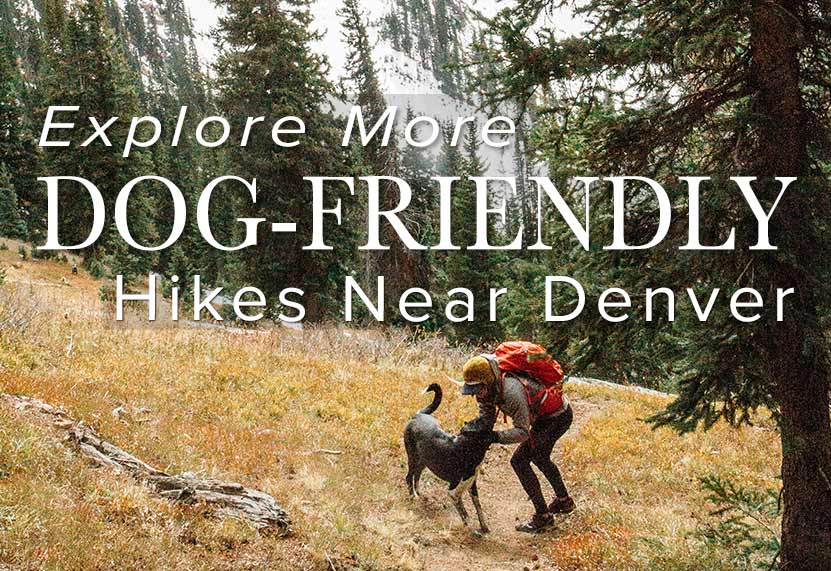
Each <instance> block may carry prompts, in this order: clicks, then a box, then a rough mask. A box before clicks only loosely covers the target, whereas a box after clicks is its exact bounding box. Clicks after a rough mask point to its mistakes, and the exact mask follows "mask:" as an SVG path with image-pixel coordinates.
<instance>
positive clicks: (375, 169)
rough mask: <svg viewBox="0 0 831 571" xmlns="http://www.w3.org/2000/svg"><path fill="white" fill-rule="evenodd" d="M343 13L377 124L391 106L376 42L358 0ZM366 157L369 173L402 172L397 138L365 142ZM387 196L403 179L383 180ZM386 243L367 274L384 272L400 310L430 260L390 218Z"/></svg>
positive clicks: (360, 91)
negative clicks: (407, 241) (377, 62)
mask: <svg viewBox="0 0 831 571" xmlns="http://www.w3.org/2000/svg"><path fill="white" fill-rule="evenodd" d="M338 14H339V15H340V16H341V18H342V20H343V28H344V39H345V41H346V44H347V46H348V48H349V51H348V52H347V64H346V70H347V80H348V83H347V85H349V86H350V87H351V90H352V91H353V92H354V94H355V97H356V99H355V103H356V104H357V105H359V106H360V107H361V110H362V113H363V116H364V119H365V122H366V123H367V124H369V125H373V124H375V123H376V122H377V121H378V119H380V117H381V116H382V115H383V113H384V111H386V106H387V104H386V100H385V99H384V95H383V94H382V93H381V88H380V85H379V83H378V77H377V75H376V72H375V66H374V63H373V61H372V46H371V45H370V42H369V36H368V34H367V31H366V24H365V23H364V17H363V15H362V14H361V11H360V8H359V6H358V2H357V0H344V3H343V7H342V8H341V9H340V10H339V11H338ZM361 162H362V163H363V165H364V170H365V171H366V174H367V175H372V176H396V174H397V173H398V148H397V145H396V144H395V142H394V141H392V140H391V141H390V142H389V144H388V145H387V146H383V145H381V143H380V140H379V139H375V140H373V141H372V142H371V143H370V144H368V145H366V146H365V147H363V149H362V157H361ZM381 200H382V206H383V209H384V210H388V209H392V208H394V207H395V206H396V205H397V204H398V203H399V201H400V194H399V191H398V187H397V185H396V184H394V183H392V182H389V183H384V184H382V187H381ZM381 244H382V245H385V246H388V247H389V250H387V251H383V252H366V253H365V254H366V269H365V276H364V279H365V283H366V285H367V287H368V288H370V290H372V291H374V287H373V286H374V284H375V282H376V278H377V276H378V275H383V276H384V278H385V282H384V286H385V294H386V300H387V301H388V303H389V304H390V307H389V310H390V312H392V313H394V312H395V311H397V310H396V306H397V302H396V300H397V299H398V297H399V296H400V294H401V293H403V292H404V290H406V289H408V288H411V287H418V286H420V285H424V284H426V282H427V279H426V276H427V270H426V264H425V261H424V256H422V255H420V253H419V252H417V251H413V250H410V249H408V248H407V247H406V246H405V245H404V244H403V242H402V241H401V239H400V238H399V237H398V235H397V233H396V232H395V231H394V230H393V228H392V226H390V225H388V224H385V225H384V226H382V230H381ZM368 291H369V290H368Z"/></svg>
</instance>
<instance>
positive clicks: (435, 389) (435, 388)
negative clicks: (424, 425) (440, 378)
mask: <svg viewBox="0 0 831 571" xmlns="http://www.w3.org/2000/svg"><path fill="white" fill-rule="evenodd" d="M427 393H433V394H434V396H433V402H431V403H430V404H428V405H427V406H425V407H424V408H423V409H421V410H420V411H418V413H419V414H433V413H434V412H436V409H437V408H439V405H440V404H441V394H442V393H441V387H440V386H439V385H438V384H436V383H432V384H431V385H430V386H428V387H427V388H426V389H424V391H423V392H422V394H425V395H426V394H427Z"/></svg>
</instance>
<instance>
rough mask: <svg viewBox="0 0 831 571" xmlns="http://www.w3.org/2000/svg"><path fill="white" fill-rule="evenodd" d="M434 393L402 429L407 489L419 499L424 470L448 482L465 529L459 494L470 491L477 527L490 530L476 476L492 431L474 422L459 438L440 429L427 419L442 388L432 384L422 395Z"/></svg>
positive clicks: (466, 519)
mask: <svg viewBox="0 0 831 571" xmlns="http://www.w3.org/2000/svg"><path fill="white" fill-rule="evenodd" d="M428 392H433V393H434V394H435V396H434V397H433V402H432V403H430V404H429V405H427V406H426V407H424V408H423V409H421V410H420V411H418V412H417V413H416V414H415V415H414V416H413V418H411V419H410V420H409V422H407V425H406V426H405V427H404V447H405V448H406V450H407V464H408V471H407V488H408V490H409V492H410V495H411V497H413V498H417V497H418V482H419V479H420V478H421V472H422V471H423V470H424V468H429V469H430V471H431V472H433V473H434V474H435V475H436V476H438V477H439V478H441V479H442V480H444V481H445V482H448V483H449V484H450V489H449V490H448V493H449V494H450V497H451V498H452V500H453V504H454V505H455V506H456V510H457V511H458V512H459V516H461V518H462V522H463V523H464V524H465V526H467V525H468V520H469V516H468V513H467V510H465V506H464V504H463V503H462V494H464V493H465V491H470V497H471V499H472V500H473V507H474V508H476V516H477V517H478V518H479V527H480V529H481V531H482V533H487V532H488V531H490V530H489V529H488V524H487V523H486V521H485V514H483V513H482V506H481V504H480V503H479V491H478V490H477V489H476V476H477V475H478V473H479V465H480V464H481V463H482V460H484V459H485V453H486V452H487V451H488V448H489V447H490V445H491V444H492V443H493V442H494V440H495V439H494V433H493V431H492V430H490V429H488V430H481V429H478V428H477V426H476V423H475V422H474V423H468V424H466V425H465V428H462V432H461V433H460V434H459V435H458V436H451V435H449V434H448V433H446V432H445V431H444V430H442V428H441V425H440V424H439V421H438V420H436V419H435V418H433V417H432V416H430V415H431V414H433V413H434V412H435V411H436V409H437V408H439V405H440V404H441V397H442V391H441V387H440V386H439V385H437V384H436V383H433V384H432V385H430V386H429V387H427V388H426V389H424V393H425V394H426V393H428Z"/></svg>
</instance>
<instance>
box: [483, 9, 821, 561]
mask: <svg viewBox="0 0 831 571" xmlns="http://www.w3.org/2000/svg"><path fill="white" fill-rule="evenodd" d="M560 4H562V3H561V2H548V1H546V0H526V1H523V2H520V4H519V7H518V8H517V9H515V10H513V11H511V12H510V13H508V12H507V11H506V12H503V13H502V14H501V15H500V17H499V18H497V20H496V22H495V31H496V32H497V33H498V34H499V36H500V38H501V45H502V48H503V50H504V51H503V53H502V54H498V55H499V56H501V57H500V58H499V59H500V60H501V61H502V62H504V70H503V71H502V72H501V73H500V74H499V78H494V79H498V80H500V83H499V89H498V90H497V93H495V94H494V99H495V100H500V99H501V100H510V99H512V98H519V99H520V100H522V101H524V100H526V99H528V98H529V96H530V95H531V94H533V93H539V91H540V88H543V89H550V88H551V87H552V84H553V85H554V86H556V85H561V86H563V87H569V88H570V90H566V89H563V90H562V92H561V93H562V94H563V97H562V98H561V100H560V101H559V102H558V104H557V105H556V106H555V105H552V106H551V107H550V108H548V109H546V111H548V112H549V113H550V114H551V116H553V117H555V118H556V123H557V124H558V126H557V128H554V129H552V130H551V131H552V132H556V131H560V133H562V132H573V131H574V129H578V130H580V131H582V133H581V135H579V137H581V138H582V137H585V138H586V139H587V140H588V141H590V144H588V145H585V147H584V148H583V151H584V152H583V156H582V157H581V159H580V161H581V162H582V164H584V165H585V166H587V167H588V168H590V169H591V170H590V171H588V172H585V171H584V173H583V174H598V173H603V174H605V173H618V172H626V173H637V174H639V175H643V176H652V177H653V178H656V179H659V180H668V179H670V177H672V178H674V177H677V176H678V175H684V174H688V175H702V174H706V175H710V176H712V177H714V179H715V180H714V182H713V183H712V184H709V185H707V188H706V190H704V192H706V203H705V204H704V205H703V208H704V210H705V216H707V220H708V221H709V222H710V224H711V225H710V226H709V228H710V230H709V231H708V232H707V235H706V236H702V242H703V243H705V244H713V245H716V244H720V243H722V242H723V241H724V239H725V237H726V235H727V234H728V233H729V231H730V229H731V228H735V229H736V249H735V251H729V252H708V253H706V254H705V253H701V252H696V253H695V254H696V255H689V254H684V253H680V252H678V251H677V250H676V248H677V247H678V246H681V245H683V244H684V243H685V242H686V236H685V235H684V233H678V234H677V235H672V236H670V237H669V238H668V239H667V240H666V241H665V244H664V246H662V247H661V248H656V249H653V250H649V251H639V252H637V253H632V252H615V253H614V254H610V255H609V256H608V257H607V258H606V262H607V264H606V265H605V266H604V268H599V269H600V271H601V272H602V273H600V274H599V275H596V276H595V277H597V278H599V280H603V279H608V278H609V277H611V276H614V280H615V285H618V286H621V287H624V288H626V289H633V290H634V289H636V288H638V287H642V286H643V285H644V282H645V281H646V280H650V281H651V280H652V279H655V283H659V284H661V285H669V286H672V287H673V288H674V289H676V290H677V291H679V292H680V291H681V290H682V288H683V287H685V286H689V285H693V284H694V285H695V286H696V289H697V290H698V288H699V287H700V288H701V290H704V289H705V288H713V287H719V288H721V291H722V295H724V294H725V293H727V294H728V295H727V296H726V298H727V299H729V294H730V293H732V292H733V291H736V289H738V288H739V287H745V286H752V287H755V288H756V289H757V290H759V291H764V292H773V291H775V288H790V287H793V288H794V289H795V291H796V292H798V294H797V295H793V296H789V297H787V298H786V299H785V302H784V316H785V318H784V321H783V322H781V323H780V322H777V321H776V320H775V316H774V315H773V312H774V311H775V309H773V307H772V305H773V304H771V308H770V309H768V310H766V311H764V312H762V319H759V320H758V321H756V322H753V323H741V322H738V321H737V320H732V319H727V318H726V317H715V318H713V319H711V320H710V321H709V322H707V323H706V324H701V323H696V322H693V320H679V321H678V322H664V323H652V324H650V325H649V326H642V327H640V328H639V329H640V331H641V332H642V334H644V335H648V336H652V337H653V338H655V339H663V342H662V343H660V344H656V345H654V346H652V347H651V348H650V350H651V353H653V354H654V353H656V352H660V357H661V358H662V359H663V362H664V363H666V365H665V368H666V372H667V374H668V375H671V376H672V377H673V378H674V379H675V380H676V381H677V383H678V390H679V391H680V396H679V398H678V399H676V400H675V401H674V402H673V403H672V404H671V405H670V406H669V407H668V409H667V410H666V412H665V413H664V414H661V415H659V416H658V417H657V418H655V419H653V420H655V421H657V422H658V423H661V424H670V425H673V426H675V427H677V428H679V429H681V430H691V429H693V428H695V427H696V426H697V425H698V424H699V423H701V422H703V423H704V425H705V426H710V425H712V424H713V423H714V422H715V421H716V420H717V419H718V418H720V417H721V418H726V419H727V420H728V421H731V422H742V421H748V420H749V418H750V417H749V412H750V411H752V410H753V409H754V408H756V407H758V406H761V405H766V406H769V407H770V408H772V409H773V410H774V411H775V412H776V414H777V417H778V418H779V427H780V434H781V439H782V451H783V452H782V454H783V456H782V480H783V496H782V497H783V506H784V517H783V524H782V552H781V562H782V568H785V569H800V570H807V571H813V570H816V571H819V570H825V569H829V568H831V541H829V538H831V493H829V475H830V474H831V421H829V347H828V343H827V340H826V328H825V326H824V319H825V318H826V317H827V316H828V313H829V309H831V303H829V299H831V286H829V284H830V283H831V281H829V278H831V275H829V274H830V273H831V272H829V270H831V268H830V267H829V264H828V262H827V260H828V252H829V234H828V229H827V220H828V217H829V213H831V208H829V193H828V185H827V181H825V180H824V179H825V178H826V175H827V172H828V165H829V163H831V160H829V159H831V157H830V156H829V145H828V140H829V135H831V133H829V128H828V125H829V119H831V117H829V112H828V109H829V108H831V106H830V105H829V103H831V90H829V87H828V83H827V81H826V77H827V67H826V66H827V61H828V54H829V51H831V33H829V28H828V26H827V21H828V20H829V18H831V13H829V10H828V6H827V4H826V3H821V2H814V1H795V0H776V1H770V2H752V3H747V2H738V1H728V2H721V3H716V4H708V5H706V6H704V5H696V6H695V7H693V6H692V5H690V6H687V5H684V6H679V5H678V3H677V2H671V1H669V0H657V1H655V2H649V3H641V4H638V5H637V6H636V5H633V4H632V3H630V2H625V1H623V0H592V1H590V2H588V3H586V4H585V6H583V7H581V8H580V10H579V12H580V14H582V15H583V16H584V17H586V18H589V19H592V20H593V22H594V25H593V28H592V31H591V32H590V33H589V34H587V35H586V36H585V37H584V38H568V39H566V40H560V39H557V38H556V37H555V35H554V33H553V31H550V30H545V26H544V25H542V26H540V28H541V29H540V30H538V31H537V32H536V37H538V38H541V42H539V43H534V42H532V41H531V40H529V35H528V34H527V33H526V32H527V31H528V30H529V28H530V27H531V26H536V25H537V24H538V22H537V19H538V16H539V15H540V14H542V13H543V12H544V11H545V9H546V8H549V7H551V6H555V5H556V6H559V5H560ZM797 30H798V32H797ZM575 80H578V81H575ZM616 81H620V82H624V83H625V84H627V86H628V87H627V89H626V90H624V91H623V92H621V91H620V90H619V85H615V82H616ZM605 99H609V103H610V110H609V111H608V112H605V113H602V114H600V115H595V116H589V117H588V119H589V120H588V121H583V122H581V121H575V118H576V117H575V116H577V115H579V114H580V111H579V109H580V108H582V109H590V108H592V107H594V106H596V105H597V104H598V103H603V102H604V100H605ZM562 138H563V137H561V136H558V139H560V140H562ZM555 141H556V140H549V142H551V143H552V147H551V155H550V156H551V158H552V162H554V161H557V160H558V159H559V158H560V157H559V155H558V154H557V148H556V144H554V143H555ZM736 175H748V176H756V177H759V180H758V181H757V183H756V187H755V189H756V192H757V194H758V195H759V196H760V199H761V201H762V203H763V204H767V205H770V204H772V203H773V202H774V200H775V199H776V197H777V195H778V191H779V184H778V183H775V182H774V181H773V180H772V179H773V177H774V176H794V177H798V181H797V182H796V183H794V184H793V185H792V186H791V188H790V189H789V190H788V192H787V193H786V195H785V196H784V197H783V199H782V201H781V202H780V204H779V205H778V207H777V210H776V214H775V217H774V220H773V221H772V222H771V242H772V243H773V244H775V245H776V246H777V247H778V249H777V250H776V251H763V252H760V251H753V250H749V246H751V245H753V244H754V243H755V239H756V236H755V231H756V224H755V218H754V217H753V216H752V215H751V213H750V211H749V209H748V208H747V205H746V204H745V203H744V202H743V199H742V197H741V194H740V193H738V192H736V191H735V187H734V186H731V185H730V184H728V183H727V182H726V179H727V177H729V176H736ZM667 187H668V188H667V190H668V192H669V193H670V198H671V200H672V201H673V204H675V205H677V206H676V210H675V211H674V215H675V216H676V217H678V218H680V219H682V220H683V219H684V217H685V215H686V214H687V212H686V209H687V208H688V205H687V204H686V199H685V195H686V192H685V188H684V187H683V185H674V184H669V185H667ZM628 203H629V209H630V215H629V220H630V221H631V222H632V224H631V226H630V229H631V230H632V232H631V234H630V239H631V240H632V242H633V243H637V242H636V241H637V240H638V239H645V240H648V239H649V237H650V236H652V235H653V234H654V232H655V219H656V217H655V209H656V204H655V202H654V200H649V199H648V197H647V196H646V195H644V194H643V193H637V192H633V196H630V197H629V200H628ZM604 220H605V221H604ZM608 227H609V222H608V218H606V219H603V218H601V219H600V228H597V227H596V226H593V227H592V230H593V232H594V231H595V229H598V230H599V231H600V232H601V235H602V233H603V230H602V228H608ZM607 243H608V242H607ZM584 259H585V256H584ZM600 283H602V282H600ZM651 285H654V284H651ZM588 303H590V300H587V304H588ZM723 303H724V302H723ZM719 309H721V311H719ZM726 310H727V308H725V307H724V306H723V305H722V307H721V308H719V307H717V308H716V309H715V310H714V315H719V316H722V315H728V312H727V311H726ZM633 327H634V326H633ZM650 330H651V331H650ZM621 342H623V340H622V339H621V338H619V337H612V338H610V339H607V340H606V342H605V345H606V346H607V347H610V346H613V345H614V344H616V343H621ZM628 342H629V343H630V344H631V343H632V340H631V338H630V339H629V340H628ZM640 357H644V361H645V362H654V359H650V358H649V357H650V355H649V354H647V352H646V351H645V350H644V351H641V352H640V353H638V354H633V355H632V358H633V359H639V358H640ZM602 358H603V355H602V354H600V353H597V354H595V356H594V359H602Z"/></svg>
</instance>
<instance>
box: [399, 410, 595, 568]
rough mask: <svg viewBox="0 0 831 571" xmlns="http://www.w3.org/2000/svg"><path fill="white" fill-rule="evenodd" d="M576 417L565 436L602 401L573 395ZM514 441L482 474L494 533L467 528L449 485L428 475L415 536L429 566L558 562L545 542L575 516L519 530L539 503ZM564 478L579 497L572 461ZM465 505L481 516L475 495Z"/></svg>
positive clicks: (494, 453)
mask: <svg viewBox="0 0 831 571" xmlns="http://www.w3.org/2000/svg"><path fill="white" fill-rule="evenodd" d="M571 403H572V406H573V407H574V413H575V420H574V424H573V425H572V427H571V429H570V430H569V432H568V433H567V434H566V435H565V436H564V437H563V440H568V439H570V438H574V437H575V436H576V435H577V433H578V432H579V430H580V427H581V426H583V425H584V424H585V423H586V421H588V419H589V418H591V416H592V415H594V414H596V413H597V412H598V411H599V410H600V409H601V406H600V405H598V404H596V403H593V402H589V401H586V400H582V399H571ZM514 448H515V447H514V446H496V447H494V448H493V449H491V451H490V452H489V453H488V457H487V459H486V460H485V463H484V465H483V468H482V472H481V474H480V476H479V494H480V496H481V498H482V507H483V509H484V511H485V514H486V516H487V517H488V523H489V525H490V528H491V533H489V534H488V535H486V536H483V537H477V536H475V535H474V534H472V533H471V532H470V531H469V530H465V529H464V528H463V527H462V526H461V524H460V521H459V517H458V515H457V514H456V511H455V509H454V508H453V507H452V504H451V503H450V501H449V500H448V498H447V493H446V490H447V486H446V484H445V483H444V482H441V481H440V480H438V479H436V478H434V477H431V476H428V475H427V472H425V477H424V478H423V479H422V486H421V492H422V495H421V498H420V499H419V500H416V502H417V504H416V506H415V507H414V511H416V512H417V513H418V514H419V517H422V518H424V520H425V524H424V527H423V531H422V532H420V533H417V534H416V535H415V536H414V537H413V538H412V539H413V542H414V543H415V544H416V545H417V546H418V549H417V550H415V551H416V553H417V556H416V557H417V558H418V559H420V560H421V563H422V564H423V566H424V569H425V570H427V571H485V570H487V571H491V570H493V571H502V570H505V571H523V570H526V569H527V570H534V569H551V568H552V564H551V563H550V562H548V561H546V560H545V558H544V557H543V549H542V547H543V546H544V545H550V543H551V542H552V541H556V538H557V537H558V536H559V535H560V534H561V533H562V531H561V530H562V529H563V528H565V527H567V526H568V518H569V517H570V516H559V518H558V520H557V522H558V523H557V526H556V527H555V528H554V529H552V530H549V531H547V532H545V533H542V534H539V535H529V534H524V533H519V532H517V531H515V530H514V526H515V525H516V524H517V523H519V522H520V521H524V520H525V519H526V518H527V517H528V516H530V515H531V513H533V506H532V505H531V502H530V501H529V500H528V497H527V496H526V495H525V492H524V491H523V490H522V488H521V486H520V484H519V481H518V480H517V479H516V475H515V474H514V472H513V470H512V469H511V465H510V458H511V454H512V453H513V451H514ZM561 448H562V447H561V445H560V444H558V445H557V446H556V447H555V449H554V456H555V459H556V460H559V458H560V455H561ZM561 468H562V470H563V478H564V479H565V481H566V483H567V484H568V485H569V487H570V491H571V493H572V494H573V495H574V496H575V497H576V498H577V500H578V509H579V498H580V491H579V486H578V485H577V484H576V483H575V482H574V481H573V480H571V479H570V478H569V472H568V465H567V463H565V464H564V465H562V466H561ZM540 482H541V484H542V486H543V492H544V493H545V494H546V497H548V496H550V495H551V487H550V486H549V485H548V482H547V481H546V480H545V478H543V477H542V476H541V475H540ZM465 505H466V506H467V507H468V510H469V511H470V513H471V519H472V521H473V522H475V521H476V517H475V513H474V512H473V509H472V506H471V504H470V499H469V498H468V497H466V498H465Z"/></svg>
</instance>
